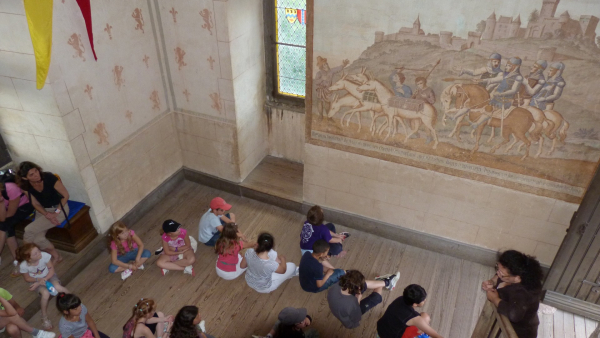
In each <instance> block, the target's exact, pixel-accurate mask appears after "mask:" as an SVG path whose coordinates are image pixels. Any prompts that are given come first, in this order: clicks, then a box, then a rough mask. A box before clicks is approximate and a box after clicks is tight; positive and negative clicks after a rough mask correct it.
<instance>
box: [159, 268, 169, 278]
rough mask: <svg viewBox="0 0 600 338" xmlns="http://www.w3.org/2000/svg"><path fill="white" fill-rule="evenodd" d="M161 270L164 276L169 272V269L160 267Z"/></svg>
mask: <svg viewBox="0 0 600 338" xmlns="http://www.w3.org/2000/svg"><path fill="white" fill-rule="evenodd" d="M160 271H161V272H162V275H163V276H164V275H166V274H167V273H168V272H169V270H167V269H160Z"/></svg>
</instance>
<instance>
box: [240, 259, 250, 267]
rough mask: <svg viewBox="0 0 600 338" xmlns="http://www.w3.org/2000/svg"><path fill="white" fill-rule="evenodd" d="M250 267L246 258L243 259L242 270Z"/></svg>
mask: <svg viewBox="0 0 600 338" xmlns="http://www.w3.org/2000/svg"><path fill="white" fill-rule="evenodd" d="M247 267H248V262H246V257H242V261H241V262H240V268H242V269H245V268H247Z"/></svg>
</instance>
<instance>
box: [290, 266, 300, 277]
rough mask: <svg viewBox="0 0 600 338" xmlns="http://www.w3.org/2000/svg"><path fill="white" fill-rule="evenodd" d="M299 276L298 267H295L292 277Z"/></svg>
mask: <svg viewBox="0 0 600 338" xmlns="http://www.w3.org/2000/svg"><path fill="white" fill-rule="evenodd" d="M299 275H300V267H299V266H297V267H296V271H294V275H293V276H292V277H296V276H299Z"/></svg>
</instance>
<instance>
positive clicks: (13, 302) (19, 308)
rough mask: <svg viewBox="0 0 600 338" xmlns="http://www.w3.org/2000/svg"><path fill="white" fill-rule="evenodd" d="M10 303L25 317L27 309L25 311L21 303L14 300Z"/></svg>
mask: <svg viewBox="0 0 600 338" xmlns="http://www.w3.org/2000/svg"><path fill="white" fill-rule="evenodd" d="M8 302H9V303H10V305H12V306H13V307H14V308H15V311H17V314H18V315H19V316H23V315H24V314H25V309H23V308H22V307H21V305H19V303H17V301H16V300H15V299H14V298H12V299H11V300H9V301H8Z"/></svg>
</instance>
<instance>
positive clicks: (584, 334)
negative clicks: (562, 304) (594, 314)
mask: <svg viewBox="0 0 600 338" xmlns="http://www.w3.org/2000/svg"><path fill="white" fill-rule="evenodd" d="M539 318H540V327H539V329H538V337H539V338H563V337H564V338H588V337H590V335H591V334H592V332H594V330H595V329H596V326H597V325H598V322H596V321H594V320H591V319H588V318H583V317H581V316H578V315H574V314H572V313H568V312H564V311H561V310H556V312H555V313H554V314H541V315H539Z"/></svg>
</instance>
